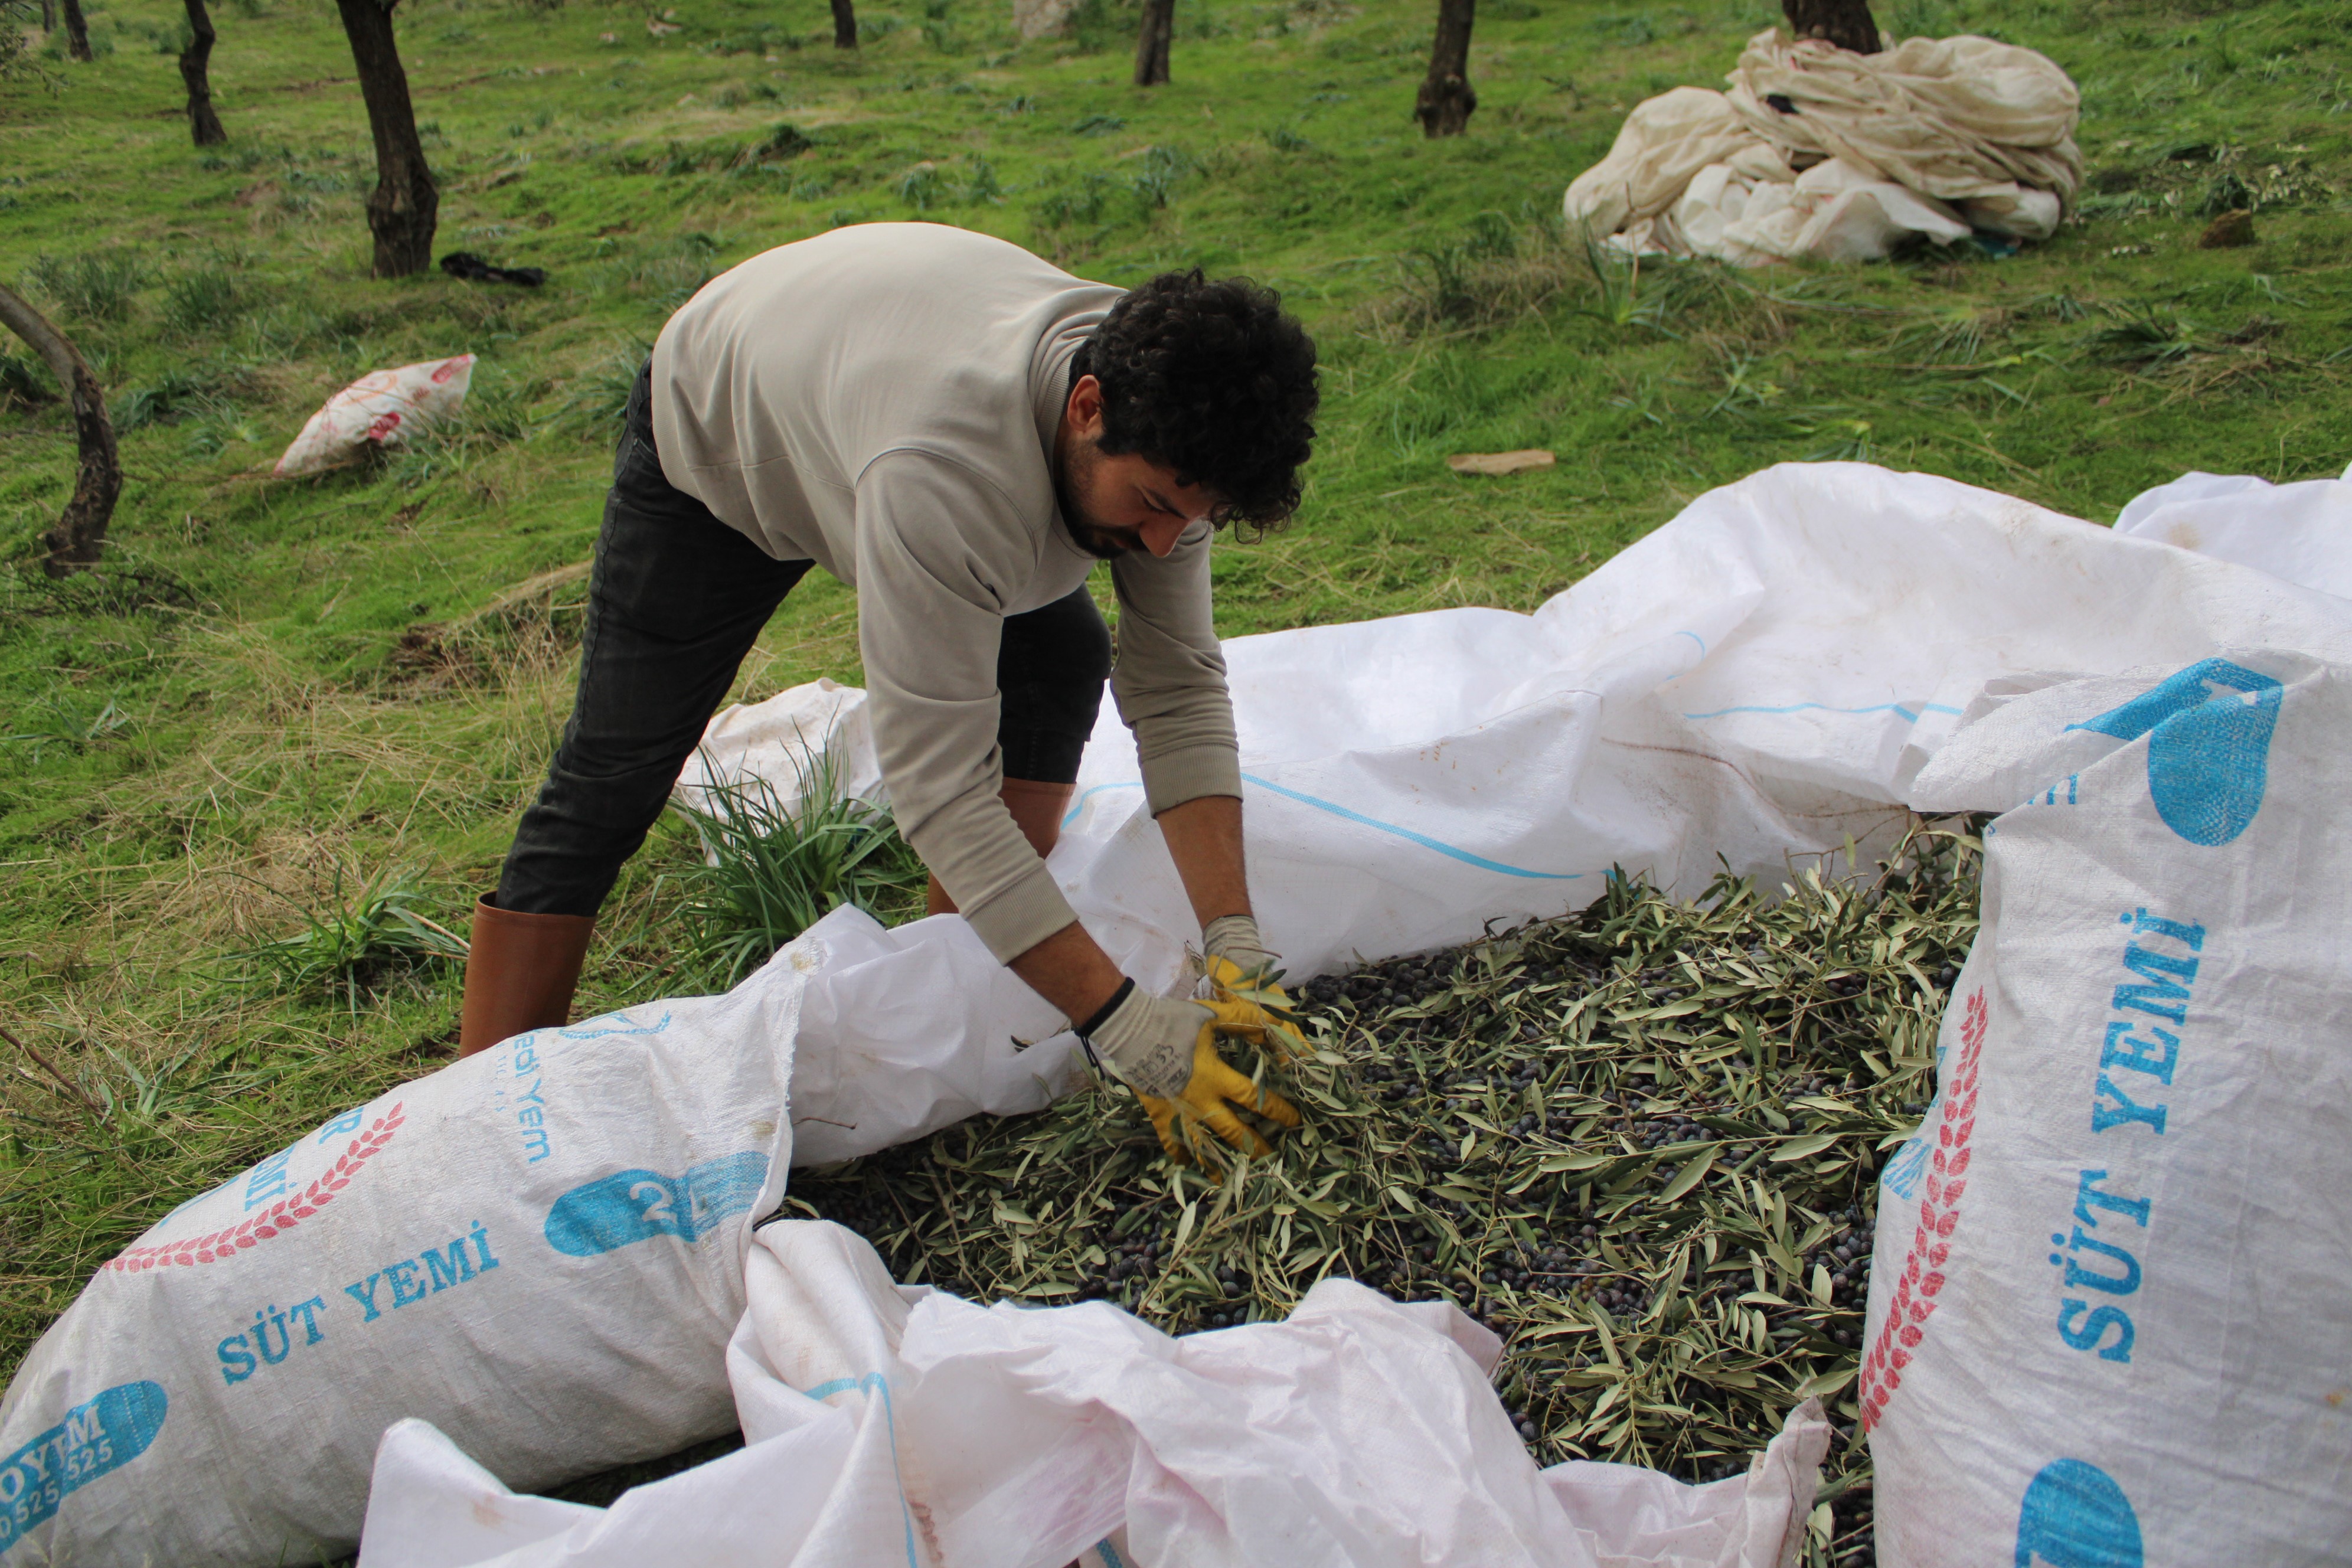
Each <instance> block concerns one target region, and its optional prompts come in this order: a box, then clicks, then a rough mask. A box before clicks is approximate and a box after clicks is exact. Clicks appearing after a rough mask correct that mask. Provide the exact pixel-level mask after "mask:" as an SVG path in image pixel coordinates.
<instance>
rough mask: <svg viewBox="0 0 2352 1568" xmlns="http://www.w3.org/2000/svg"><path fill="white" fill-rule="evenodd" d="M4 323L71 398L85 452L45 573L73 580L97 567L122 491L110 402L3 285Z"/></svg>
mask: <svg viewBox="0 0 2352 1568" xmlns="http://www.w3.org/2000/svg"><path fill="white" fill-rule="evenodd" d="M0 325H5V326H6V327H7V329H8V330H9V331H12V332H15V333H16V335H17V336H18V337H20V338H22V339H24V340H25V341H26V342H28V343H30V344H31V345H32V346H33V348H34V351H35V352H36V353H39V355H40V356H41V359H42V362H43V363H46V364H47V366H48V367H49V374H52V375H54V376H56V377H57V378H58V385H59V386H62V387H64V388H65V390H66V395H67V396H68V397H69V398H71V399H72V400H73V416H74V439H75V441H76V443H77V444H78V445H79V447H80V450H81V463H80V467H79V470H78V471H77V473H76V474H75V477H74V492H73V498H72V499H71V500H68V501H67V502H66V510H65V511H64V512H63V513H62V514H61V515H60V516H59V517H58V521H57V524H56V526H54V527H52V528H51V529H50V530H49V531H48V532H47V534H46V535H44V536H43V539H42V542H44V543H46V544H47V546H48V547H49V554H48V559H47V560H46V561H44V562H43V563H42V569H43V570H44V571H46V572H47V573H48V574H49V575H50V576H52V577H70V576H72V575H73V574H75V573H77V572H87V571H88V570H89V568H91V567H92V566H94V565H96V564H98V558H99V554H100V552H101V551H103V550H104V549H105V548H106V525H107V524H108V523H109V522H110V521H112V520H113V517H114V501H115V498H116V497H118V496H120V495H121V493H122V463H121V458H118V457H117V455H116V453H115V449H114V426H112V425H111V424H110V423H109V422H108V420H107V417H106V399H105V397H104V396H103V395H100V392H99V389H98V378H97V377H95V376H93V375H91V374H89V365H87V364H85V363H83V362H82V357H81V355H80V354H79V353H76V352H75V350H74V346H73V344H72V343H71V342H68V340H67V338H66V335H65V334H64V333H63V332H61V331H58V329H57V328H56V327H54V326H52V325H50V324H49V321H48V319H47V317H45V316H43V315H42V314H41V313H40V312H39V311H38V310H34V309H33V307H32V306H30V305H28V304H26V302H25V300H24V299H23V298H22V297H21V296H19V295H18V294H16V292H15V291H14V290H13V289H8V288H7V287H5V285H0Z"/></svg>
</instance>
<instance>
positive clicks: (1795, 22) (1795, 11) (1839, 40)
mask: <svg viewBox="0 0 2352 1568" xmlns="http://www.w3.org/2000/svg"><path fill="white" fill-rule="evenodd" d="M1780 9H1781V11H1782V12H1784V13H1785V14H1786V15H1787V16H1788V18H1789V34H1790V37H1798V38H1822V39H1826V40H1827V41H1829V42H1830V43H1832V44H1835V45H1836V46H1837V47H1839V48H1842V49H1851V50H1853V52H1854V53H1855V54H1857V55H1874V54H1876V53H1877V52H1878V22H1877V20H1876V19H1875V18H1874V17H1873V16H1871V14H1870V0H1780Z"/></svg>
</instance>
